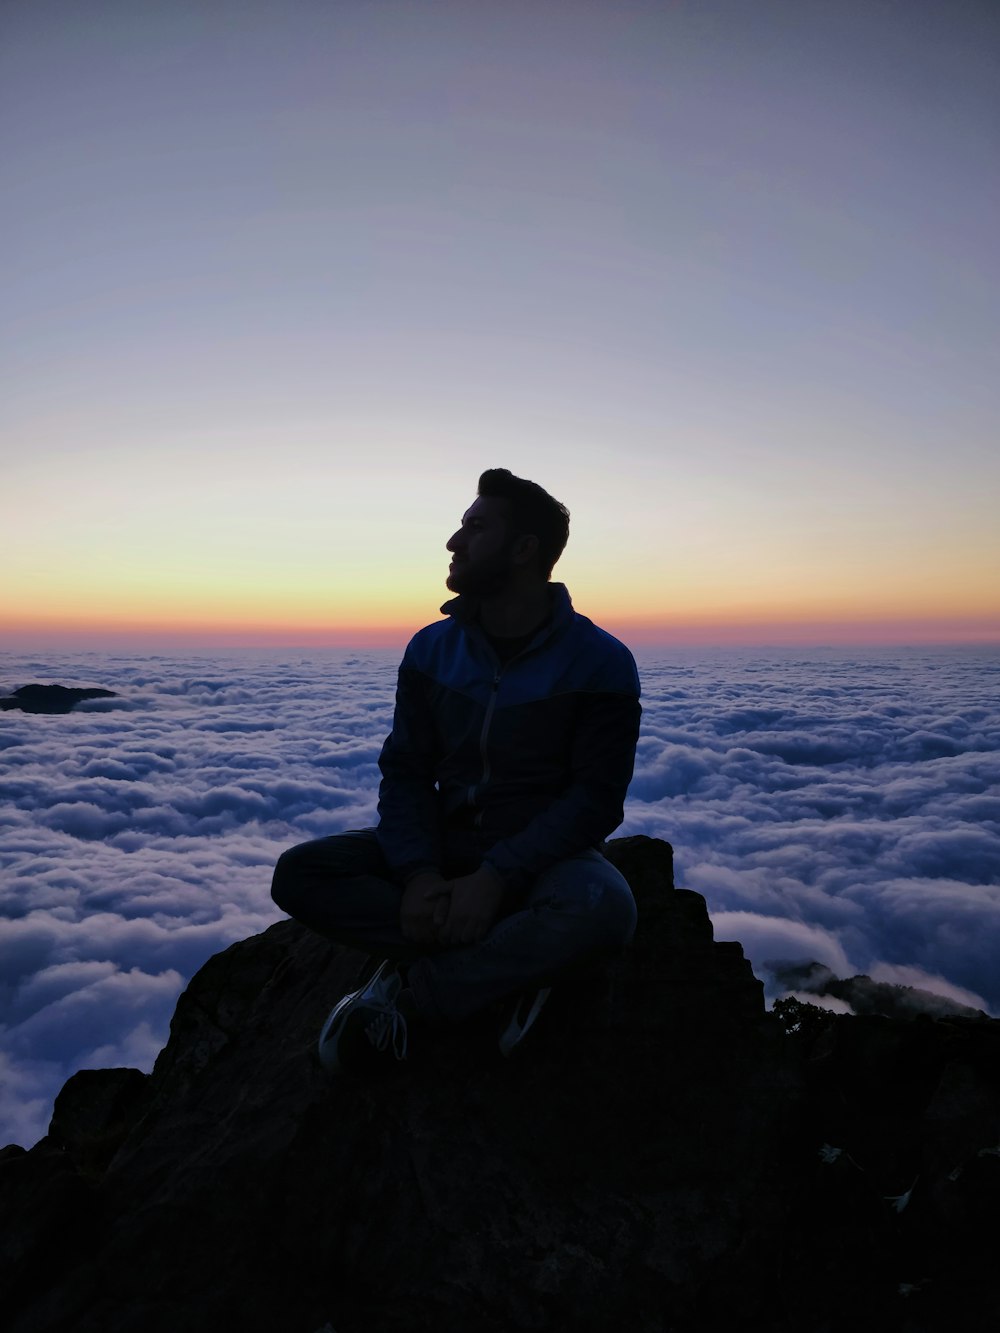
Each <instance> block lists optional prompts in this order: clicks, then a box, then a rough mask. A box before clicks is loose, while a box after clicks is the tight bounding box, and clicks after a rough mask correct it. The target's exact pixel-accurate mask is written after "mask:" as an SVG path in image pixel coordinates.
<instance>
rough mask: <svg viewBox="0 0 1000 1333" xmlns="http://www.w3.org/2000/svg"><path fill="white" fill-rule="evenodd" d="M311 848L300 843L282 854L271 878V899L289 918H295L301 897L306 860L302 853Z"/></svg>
mask: <svg viewBox="0 0 1000 1333" xmlns="http://www.w3.org/2000/svg"><path fill="white" fill-rule="evenodd" d="M308 846H309V844H308V843H300V844H299V845H298V846H297V847H289V848H288V850H287V851H284V852H282V853H281V855H280V856H279V857H278V861H277V864H276V865H275V867H274V874H273V875H272V876H271V897H272V898H273V899H274V902H275V904H276V905H277V906H278V907H280V908H281V910H282V911H283V912H287V913H288V915H289V916H295V914H296V913H295V909H296V906H297V905H298V901H299V895H300V893H301V890H302V882H303V870H304V860H305V858H304V857H303V855H302V853H303V852H304V851H305V849H306V848H307V847H308Z"/></svg>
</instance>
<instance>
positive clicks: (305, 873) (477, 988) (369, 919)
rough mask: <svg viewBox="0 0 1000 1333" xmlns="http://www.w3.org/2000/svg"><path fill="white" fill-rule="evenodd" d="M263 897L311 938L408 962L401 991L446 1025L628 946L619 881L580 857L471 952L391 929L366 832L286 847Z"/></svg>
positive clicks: (538, 885)
mask: <svg viewBox="0 0 1000 1333" xmlns="http://www.w3.org/2000/svg"><path fill="white" fill-rule="evenodd" d="M467 869H468V870H469V871H471V870H472V869H475V867H474V866H468V867H467ZM446 872H447V873H456V872H454V871H448V868H447V867H446ZM271 894H272V896H273V898H274V901H275V902H276V903H277V904H278V906H279V907H280V908H282V910H283V911H285V912H287V913H288V914H289V916H293V917H295V919H296V920H297V921H301V922H302V923H303V925H306V926H309V927H311V928H312V929H313V930H316V931H318V932H319V933H320V934H321V935H326V936H327V937H328V938H330V939H332V940H336V941H337V942H338V943H340V944H349V945H352V946H354V947H356V948H361V949H364V950H365V951H366V952H367V953H372V954H377V955H378V956H379V957H381V958H393V959H398V960H401V961H403V960H405V961H408V962H409V967H408V985H409V986H410V989H411V990H412V992H413V995H414V999H415V1000H416V1003H417V1006H418V1008H419V1009H420V1011H421V1012H422V1013H424V1014H425V1015H426V1016H427V1017H428V1018H430V1019H432V1020H438V1021H442V1020H443V1021H450V1022H455V1021H459V1020H461V1019H464V1018H469V1017H471V1015H473V1014H475V1013H477V1012H478V1011H479V1010H480V1009H483V1008H485V1007H486V1006H487V1005H489V1004H491V1003H492V1002H493V1001H494V1000H498V999H501V998H502V997H503V996H505V995H510V994H513V993H514V992H516V991H520V990H524V989H527V988H528V987H531V986H537V985H540V984H548V983H549V982H551V981H552V980H553V979H555V978H556V977H557V976H558V974H559V973H560V972H562V971H563V970H564V969H566V968H567V967H569V966H571V965H572V964H574V963H577V962H579V961H581V960H583V959H586V958H594V957H600V956H601V955H606V954H612V953H616V952H618V951H619V950H620V949H621V948H622V947H623V946H624V945H625V944H627V943H628V941H629V940H630V939H631V937H632V932H633V931H634V930H635V918H636V912H635V901H634V899H633V898H632V891H631V890H630V888H629V886H628V883H627V881H626V880H625V878H624V876H623V875H621V874H620V873H619V872H618V871H617V870H616V869H615V867H614V866H613V865H612V864H611V863H610V862H609V861H607V860H605V858H604V857H603V856H601V854H600V852H597V851H593V850H588V851H583V852H580V853H579V854H578V855H577V856H573V857H570V858H569V859H568V860H565V861H558V862H557V863H556V864H555V865H552V866H550V867H549V868H548V870H545V871H543V872H542V874H540V875H539V876H538V878H537V879H536V880H535V881H534V883H533V884H532V885H531V888H530V890H529V891H528V894H527V896H526V898H524V899H523V900H522V901H519V902H518V904H517V905H516V906H514V907H513V908H512V909H511V910H506V911H505V912H503V913H502V914H501V916H500V919H499V920H498V921H497V922H496V923H495V924H494V926H493V927H492V929H491V930H490V931H489V933H488V934H487V935H486V936H485V937H484V938H483V939H481V940H480V941H479V942H478V943H477V944H464V945H456V946H454V947H450V948H445V947H443V946H437V947H431V946H427V945H417V944H414V943H413V941H412V940H408V939H406V937H405V936H404V935H403V933H402V931H401V930H400V926H399V905H400V898H401V897H402V890H401V889H400V888H399V887H398V885H396V884H394V883H393V881H392V875H391V872H390V870H389V867H388V866H387V865H386V863H385V859H384V857H383V856H382V852H381V849H380V848H379V845H378V842H377V840H376V837H375V830H374V829H361V830H358V831H356V832H353V833H340V834H336V835H335V836H333V837H330V838H316V839H315V840H314V841H312V842H303V843H300V844H299V845H298V846H297V847H291V848H289V850H288V851H287V852H285V853H284V854H283V855H282V856H281V857H280V859H279V861H278V864H277V866H276V867H275V871H274V882H273V884H272V886H271Z"/></svg>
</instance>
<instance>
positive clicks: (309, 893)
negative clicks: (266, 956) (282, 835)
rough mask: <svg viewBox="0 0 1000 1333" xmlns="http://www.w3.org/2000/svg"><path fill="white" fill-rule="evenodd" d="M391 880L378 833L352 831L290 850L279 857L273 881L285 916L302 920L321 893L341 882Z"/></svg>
mask: <svg viewBox="0 0 1000 1333" xmlns="http://www.w3.org/2000/svg"><path fill="white" fill-rule="evenodd" d="M369 874H374V875H380V876H386V877H387V876H388V870H387V868H386V864H385V860H384V858H383V856H382V853H381V850H380V849H379V845H378V839H377V838H376V836H375V830H374V829H352V830H351V831H350V832H348V833H335V834H332V835H331V836H330V837H328V838H313V839H312V840H311V841H310V842H300V843H299V844H298V845H297V846H295V847H289V848H288V850H287V851H284V852H282V854H281V855H280V856H279V857H278V862H277V864H276V865H275V867H274V874H273V876H272V878H271V897H272V898H273V899H274V901H275V903H276V904H277V905H278V906H279V907H280V908H281V910H282V911H283V912H287V913H288V915H289V916H294V917H299V916H300V915H301V912H302V908H303V906H304V905H305V906H307V905H308V903H309V902H310V901H311V900H312V899H313V897H314V896H315V895H316V894H317V893H319V894H324V893H327V892H329V890H330V888H331V887H332V886H333V885H334V884H335V883H336V881H337V880H339V879H347V878H350V877H352V876H356V875H369Z"/></svg>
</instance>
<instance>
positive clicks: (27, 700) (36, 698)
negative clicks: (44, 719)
mask: <svg viewBox="0 0 1000 1333" xmlns="http://www.w3.org/2000/svg"><path fill="white" fill-rule="evenodd" d="M115 697H116V696H115V692H114V690H99V689H81V688H79V687H77V686H71V685H21V686H20V687H19V688H18V689H16V690H15V691H14V692H13V694H9V695H6V696H5V697H3V698H0V709H11V708H19V709H20V710H21V711H22V712H23V713H68V712H70V710H71V709H72V708H73V707H74V705H76V704H78V703H81V702H82V701H83V700H84V699H114V698H115Z"/></svg>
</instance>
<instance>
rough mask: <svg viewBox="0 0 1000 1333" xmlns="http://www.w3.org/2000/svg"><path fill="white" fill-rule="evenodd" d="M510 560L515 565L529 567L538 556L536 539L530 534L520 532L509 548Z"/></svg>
mask: <svg viewBox="0 0 1000 1333" xmlns="http://www.w3.org/2000/svg"><path fill="white" fill-rule="evenodd" d="M510 554H511V559H512V560H513V561H514V563H515V564H517V565H530V564H531V562H532V560H534V559H536V558H537V556H538V538H537V537H536V536H535V535H534V533H531V532H522V533H521V535H520V536H519V537H517V538H515V541H514V545H513V546H512V547H511V548H510Z"/></svg>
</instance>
